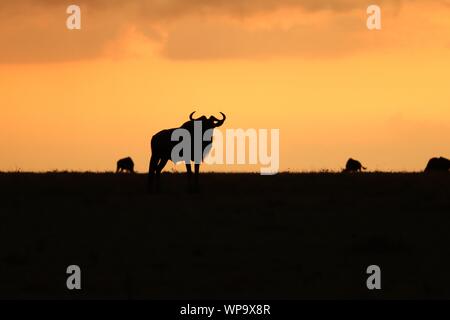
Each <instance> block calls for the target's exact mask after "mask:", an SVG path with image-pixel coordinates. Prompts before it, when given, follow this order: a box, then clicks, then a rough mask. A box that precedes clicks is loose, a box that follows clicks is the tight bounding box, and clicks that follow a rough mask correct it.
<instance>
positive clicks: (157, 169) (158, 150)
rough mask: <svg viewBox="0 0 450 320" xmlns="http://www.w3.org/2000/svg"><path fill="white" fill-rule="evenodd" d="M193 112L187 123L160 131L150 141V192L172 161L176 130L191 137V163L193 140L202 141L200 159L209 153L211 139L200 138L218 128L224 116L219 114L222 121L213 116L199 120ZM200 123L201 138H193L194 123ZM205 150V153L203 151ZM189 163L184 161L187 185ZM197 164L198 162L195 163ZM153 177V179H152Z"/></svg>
mask: <svg viewBox="0 0 450 320" xmlns="http://www.w3.org/2000/svg"><path fill="white" fill-rule="evenodd" d="M194 113H195V111H194V112H192V113H191V114H190V115H189V121H187V122H185V123H183V125H182V126H181V127H179V128H172V129H166V130H162V131H160V132H158V133H156V134H155V135H154V136H153V137H152V140H151V149H152V155H151V159H150V164H149V170H148V187H149V191H152V190H153V188H154V182H153V180H156V181H155V184H156V188H157V189H158V188H159V184H160V182H159V177H160V174H161V171H162V170H163V168H164V166H165V165H166V164H167V162H168V161H169V160H172V156H171V154H172V149H173V148H174V147H175V146H176V145H177V144H178V143H179V142H178V141H172V133H173V132H174V131H175V130H177V129H185V130H187V131H188V132H189V134H190V136H191V141H192V143H191V161H193V162H195V152H194V151H195V150H194V139H198V138H200V139H201V140H202V159H200V160H201V161H203V156H204V155H206V154H207V153H208V152H209V149H210V148H211V144H212V137H211V139H210V140H209V141H203V139H202V137H203V135H204V133H205V131H207V130H210V129H214V128H217V127H220V126H221V125H223V123H224V122H225V119H226V116H225V114H223V113H222V112H221V113H220V114H221V115H222V119H220V120H219V119H217V118H216V117H214V116H210V117H209V118H207V117H205V116H201V117H199V118H196V119H195V118H194V117H193V116H194ZM198 122H201V128H202V130H201V135H202V137H194V127H195V123H198ZM205 150H206V151H205ZM191 161H185V164H186V171H187V176H188V181H189V185H190V184H191V176H192V169H191ZM197 162H198V161H197ZM194 167H195V178H194V179H195V181H194V182H195V186H198V175H199V171H200V163H195V164H194ZM154 177H155V179H154Z"/></svg>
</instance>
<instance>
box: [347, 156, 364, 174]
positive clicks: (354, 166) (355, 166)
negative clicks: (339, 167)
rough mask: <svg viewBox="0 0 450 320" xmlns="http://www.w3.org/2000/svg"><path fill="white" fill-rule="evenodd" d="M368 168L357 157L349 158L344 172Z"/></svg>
mask: <svg viewBox="0 0 450 320" xmlns="http://www.w3.org/2000/svg"><path fill="white" fill-rule="evenodd" d="M366 169H367V168H365V167H363V166H362V164H361V162H359V161H358V160H355V159H352V158H350V159H348V160H347V163H346V164H345V169H344V172H357V171H361V170H366Z"/></svg>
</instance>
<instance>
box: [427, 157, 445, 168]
mask: <svg viewBox="0 0 450 320" xmlns="http://www.w3.org/2000/svg"><path fill="white" fill-rule="evenodd" d="M449 170H450V160H449V159H447V158H444V157H440V158H431V159H430V160H429V161H428V163H427V166H426V168H425V172H436V171H437V172H445V171H447V172H448V171H449Z"/></svg>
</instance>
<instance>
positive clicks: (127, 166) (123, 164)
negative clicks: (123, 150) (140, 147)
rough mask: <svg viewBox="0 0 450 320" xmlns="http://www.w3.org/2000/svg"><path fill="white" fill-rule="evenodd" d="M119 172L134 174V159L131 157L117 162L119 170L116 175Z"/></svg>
mask: <svg viewBox="0 0 450 320" xmlns="http://www.w3.org/2000/svg"><path fill="white" fill-rule="evenodd" d="M118 172H129V173H134V162H133V159H131V158H130V157H127V158H123V159H120V160H119V161H117V169H116V173H118Z"/></svg>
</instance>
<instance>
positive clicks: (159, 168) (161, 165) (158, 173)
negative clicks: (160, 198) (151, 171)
mask: <svg viewBox="0 0 450 320" xmlns="http://www.w3.org/2000/svg"><path fill="white" fill-rule="evenodd" d="M167 161H169V159H165V158H163V159H161V161H159V163H158V166H157V167H156V188H157V190H158V191H159V190H160V189H161V181H160V176H161V171H162V170H163V169H164V167H165V166H166V164H167Z"/></svg>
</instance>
